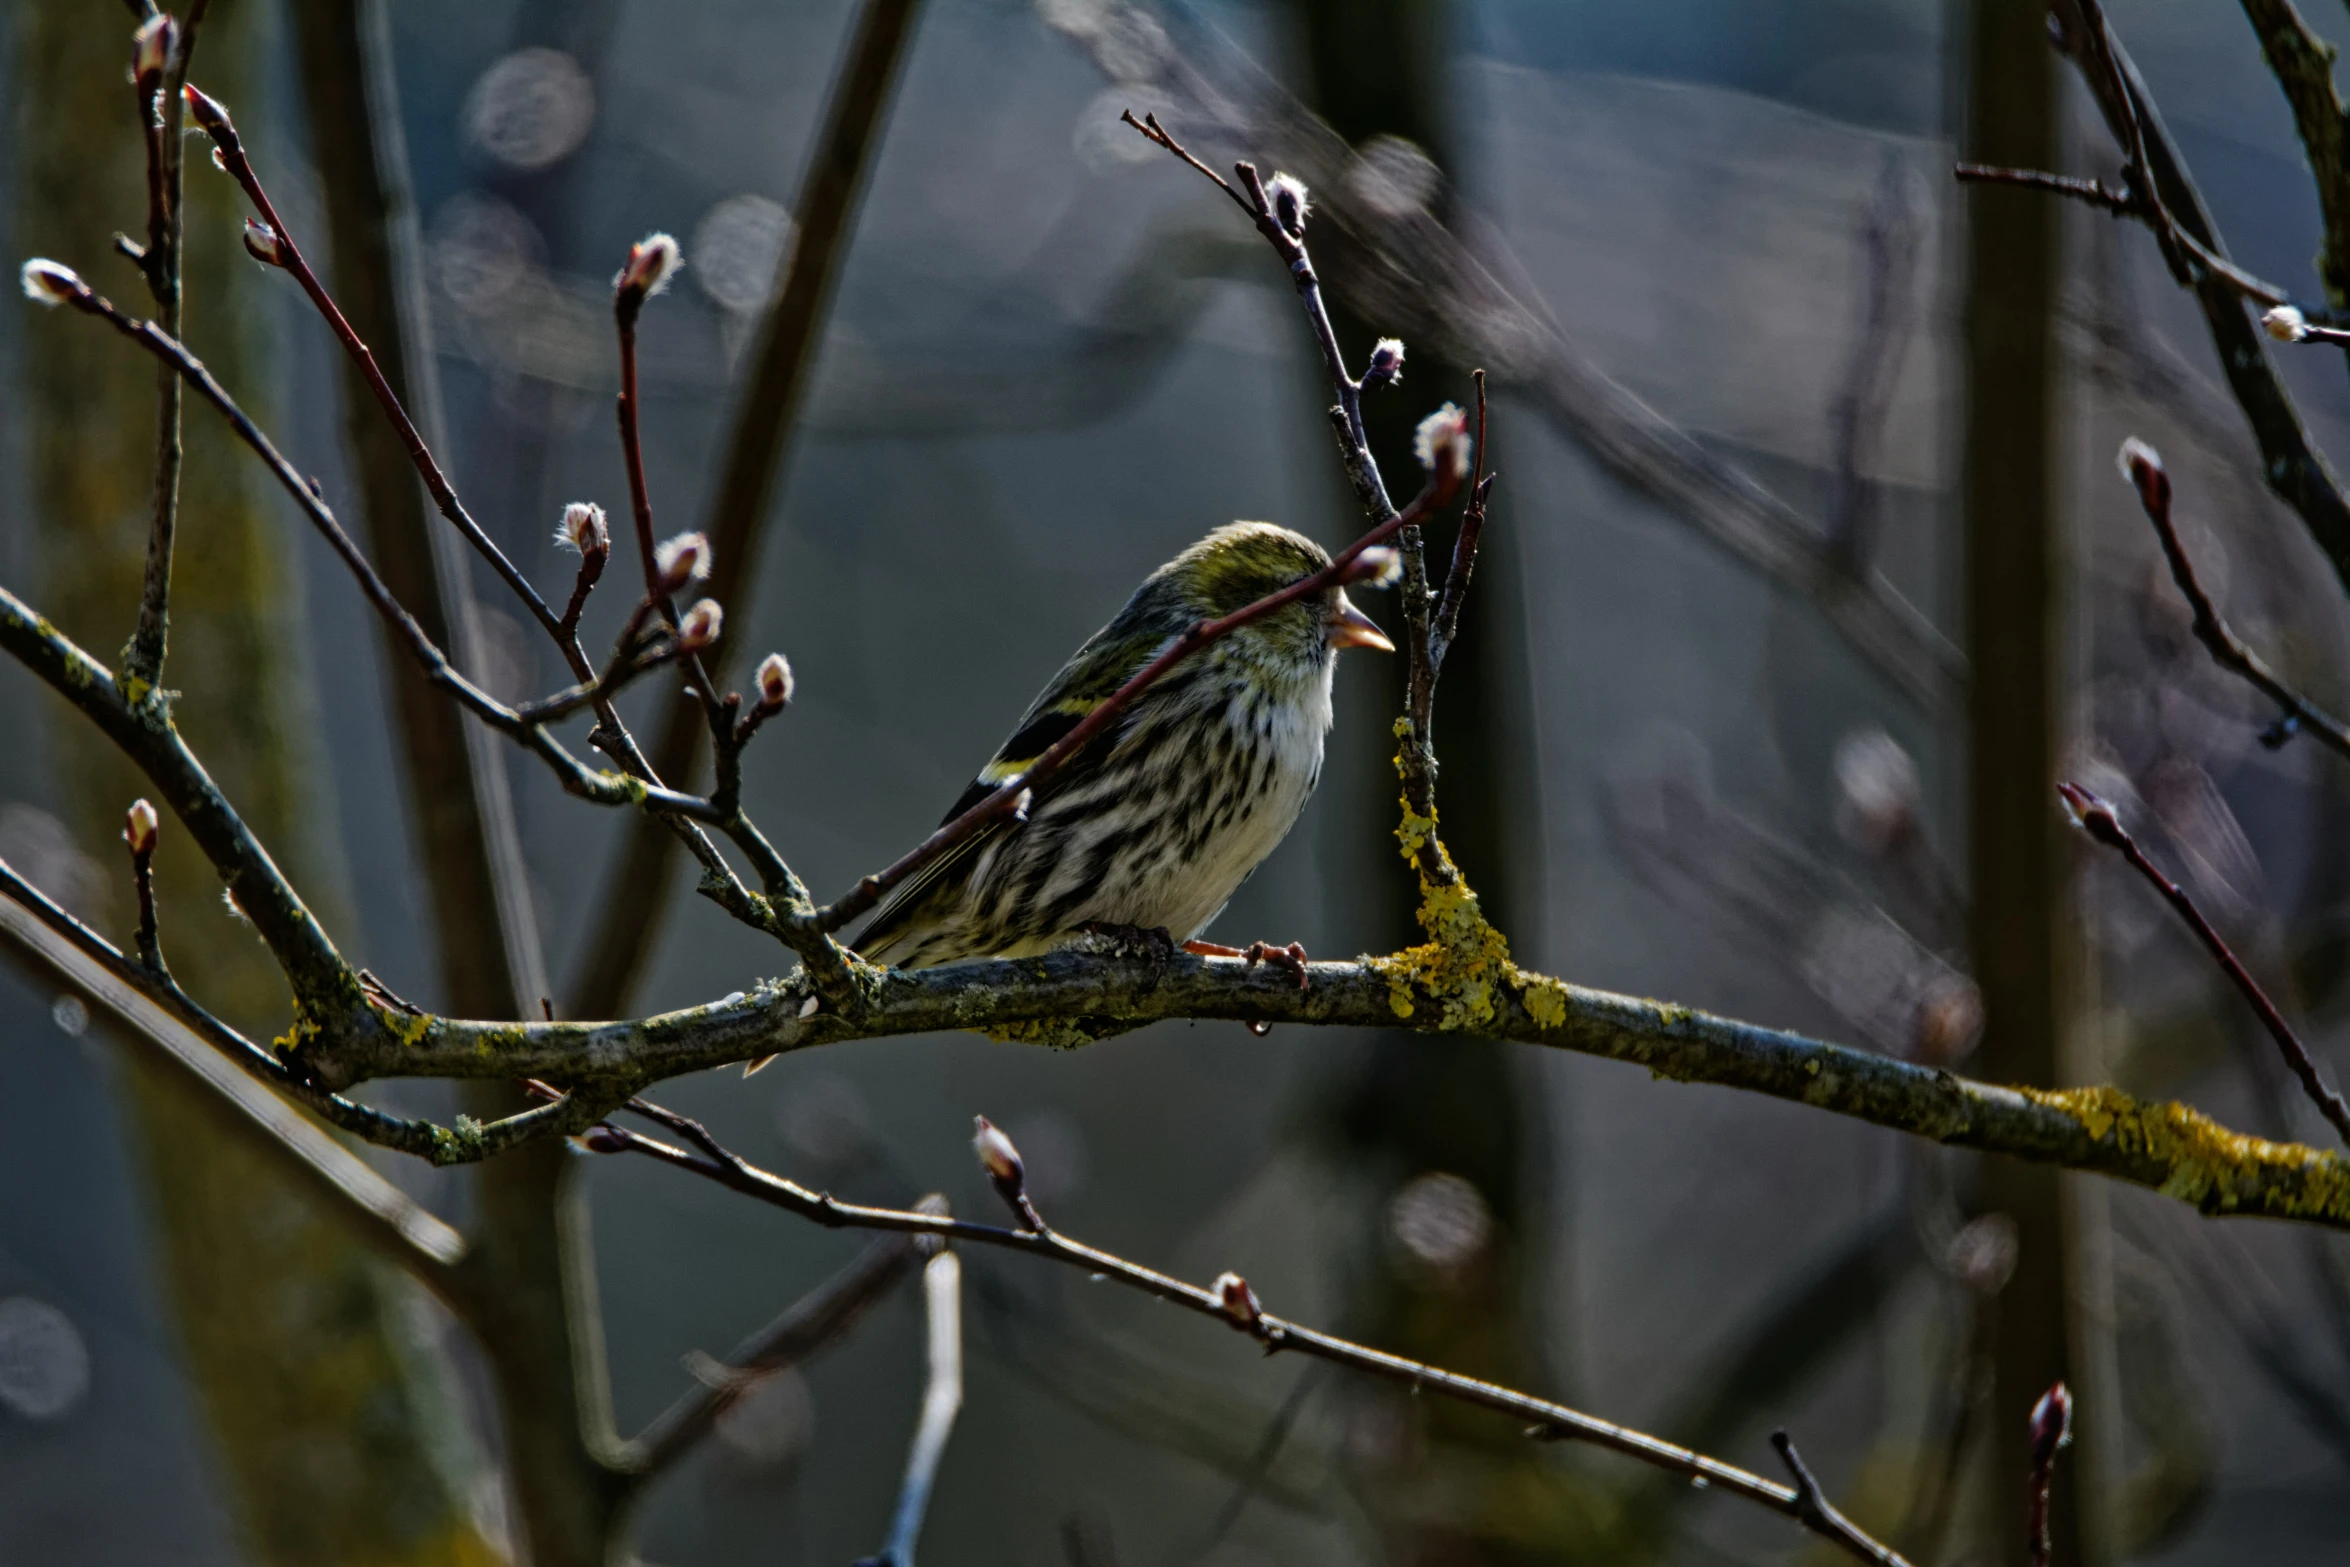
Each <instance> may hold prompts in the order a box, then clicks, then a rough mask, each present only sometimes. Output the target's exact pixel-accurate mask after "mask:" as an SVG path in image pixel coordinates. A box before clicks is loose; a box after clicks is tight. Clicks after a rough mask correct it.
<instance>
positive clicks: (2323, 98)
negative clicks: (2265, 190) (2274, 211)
mask: <svg viewBox="0 0 2350 1567" xmlns="http://www.w3.org/2000/svg"><path fill="white" fill-rule="evenodd" d="M2243 3H2244V15H2245V17H2246V19H2248V20H2249V21H2250V22H2251V23H2252V30H2253V31H2254V32H2256V33H2258V34H2259V35H2260V50H2261V53H2262V54H2263V55H2264V56H2266V58H2267V60H2268V68H2269V72H2270V74H2271V75H2273V76H2275V77H2276V79H2277V85H2278V86H2279V87H2282V88H2283V89H2284V90H2285V101H2286V102H2287V103H2289V104H2291V105H2292V107H2293V126H2294V129H2295V130H2297V131H2298V132H2299V133H2300V136H2301V147H2302V150H2303V151H2304V152H2305V153H2307V154H2308V156H2309V173H2310V177H2311V182H2312V183H2313V184H2315V185H2316V186H2317V204H2318V211H2319V212H2320V214H2321V215H2322V216H2323V218H2324V222H2325V245H2324V248H2323V249H2322V250H2320V251H2319V253H2318V266H2317V270H2318V276H2319V278H2320V279H2321V280H2323V282H2324V283H2325V290H2326V297H2327V299H2329V300H2330V301H2331V302H2332V303H2333V305H2334V306H2335V308H2336V309H2340V308H2341V307H2343V306H2345V305H2350V117H2345V115H2344V113H2343V109H2342V99H2341V96H2340V95H2339V94H2338V93H2336V92H2335V91H2334V47H2333V45H2331V44H2329V43H2327V42H2326V41H2325V40H2324V39H2322V38H2320V37H2318V36H2317V34H2315V33H2313V32H2311V31H2310V30H2309V24H2308V23H2306V22H2304V21H2302V20H2301V14H2300V13H2299V12H2298V11H2296V10H2294V8H2293V5H2292V0H2243Z"/></svg>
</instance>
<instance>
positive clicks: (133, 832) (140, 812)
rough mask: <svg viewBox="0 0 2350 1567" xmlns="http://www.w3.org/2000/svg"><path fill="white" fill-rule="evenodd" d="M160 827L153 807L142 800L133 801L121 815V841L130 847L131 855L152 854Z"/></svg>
mask: <svg viewBox="0 0 2350 1567" xmlns="http://www.w3.org/2000/svg"><path fill="white" fill-rule="evenodd" d="M160 825H161V824H160V823H159V822H158V821H157V820H156V817H155V807H154V806H152V805H150V804H148V803H147V802H146V801H145V800H143V799H141V800H133V801H132V802H131V808H130V809H129V810H127V811H125V812H123V814H122V841H123V842H125V843H127V844H129V845H130V846H131V853H133V854H152V853H154V852H155V838H156V835H157V832H158V830H159V828H160Z"/></svg>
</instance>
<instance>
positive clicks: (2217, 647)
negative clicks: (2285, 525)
mask: <svg viewBox="0 0 2350 1567" xmlns="http://www.w3.org/2000/svg"><path fill="white" fill-rule="evenodd" d="M2344 336H2345V337H2346V338H2350V334H2344ZM2121 470H2122V476H2123V477H2124V478H2126V479H2128V480H2129V481H2130V484H2131V487H2132V488H2134V489H2135V490H2136V491H2137V492H2138V504H2139V505H2140V506H2142V507H2144V508H2145V511H2146V520H2147V521H2148V522H2151V523H2152V524H2154V535H2155V537H2156V538H2157V539H2159V540H2161V542H2162V555H2163V559H2164V560H2166V561H2168V562H2169V563H2170V574H2171V580H2172V581H2173V582H2175V583H2177V584H2178V585H2179V592H2180V594H2181V595H2182V596H2183V597H2184V598H2185V599H2186V601H2187V608H2188V609H2189V610H2190V611H2191V612H2192V613H2193V615H2194V617H2195V619H2194V632H2195V640H2196V641H2198V642H2200V643H2202V644H2203V646H2204V648H2205V649H2206V650H2207V651H2209V652H2210V654H2211V659H2212V662H2213V663H2215V664H2217V665H2219V666H2220V668H2222V669H2225V670H2227V671H2229V672H2230V673H2232V674H2234V675H2237V676H2239V677H2241V678H2242V679H2243V680H2244V681H2245V682H2246V683H2247V684H2249V685H2251V686H2252V687H2254V688H2255V689H2256V690H2258V691H2259V692H2260V693H2261V694H2262V695H2263V696H2265V697H2267V698H2268V699H2269V700H2270V701H2272V702H2274V703H2276V704H2277V706H2278V707H2280V708H2282V709H2283V710H2284V717H2285V719H2286V720H2287V721H2288V722H2289V724H2290V725H2291V726H2292V727H2293V728H2298V729H2306V730H2308V731H2309V732H2310V733H2311V734H2313V735H2315V736H2316V737H2317V738H2318V740H2319V741H2320V742H2321V743H2323V744H2324V745H2326V746H2327V747H2329V748H2331V749H2332V750H2333V751H2335V752H2337V753H2338V754H2340V755H2342V756H2345V757H2350V727H2346V726H2345V725H2344V724H2343V723H2342V721H2341V720H2340V719H2338V718H2335V717H2334V716H2333V715H2332V714H2330V713H2328V712H2326V711H2325V710H2324V709H2323V708H2321V707H2319V706H2318V705H2317V704H2316V703H2314V702H2312V701H2310V700H2309V699H2308V698H2307V697H2305V696H2303V695H2302V694H2301V693H2300V692H2298V691H2296V690H2294V689H2293V688H2292V687H2291V686H2289V685H2286V684H2285V682H2284V681H2283V680H2282V679H2280V678H2279V677H2278V675H2277V673H2276V671H2275V670H2273V669H2271V668H2269V667H2268V663H2267V661H2266V660H2264V659H2263V658H2261V656H2260V655H2259V654H2257V653H2255V652H2253V651H2252V649H2251V648H2250V647H2248V646H2247V645H2246V644H2245V642H2244V639H2243V638H2241V637H2239V636H2237V635H2236V633H2235V631H2234V630H2233V629H2232V628H2231V627H2230V626H2229V625H2228V623H2227V622H2226V621H2225V620H2222V619H2221V618H2220V614H2219V610H2218V608H2217V607H2216V606H2214V605H2213V603H2212V602H2211V595H2210V594H2208V593H2206V592H2205V591H2204V590H2203V584H2202V582H2201V581H2200V580H2199V579H2198V578H2197V577H2196V575H2195V567H2194V564H2193V563H2192V562H2190V561H2189V560H2188V559H2187V552H2186V550H2185V548H2184V547H2183V546H2182V545H2181V544H2180V543H2179V531H2178V528H2177V527H2176V526H2175V525H2174V524H2173V523H2172V521H2171V483H2170V473H2169V471H2168V470H2167V469H2165V468H2164V467H2163V465H2162V458H2161V457H2160V456H2159V455H2158V454H2157V453H2156V452H2155V450H2154V448H2153V447H2151V446H2148V445H2147V444H2146V443H2145V442H2144V441H2141V440H2139V439H2138V438H2137V437H2135V436H2132V437H2131V438H2130V439H2129V440H2127V441H2124V442H2123V443H2122V449H2121ZM2287 732H2289V731H2287Z"/></svg>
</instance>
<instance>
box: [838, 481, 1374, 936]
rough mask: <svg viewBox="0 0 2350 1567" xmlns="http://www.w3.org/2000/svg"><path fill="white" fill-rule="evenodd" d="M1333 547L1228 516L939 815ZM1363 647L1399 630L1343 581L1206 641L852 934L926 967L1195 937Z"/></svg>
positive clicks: (1295, 797) (1294, 802)
mask: <svg viewBox="0 0 2350 1567" xmlns="http://www.w3.org/2000/svg"><path fill="white" fill-rule="evenodd" d="M1329 564H1330V557H1329V556H1328V555H1327V554H1325V553H1324V552H1323V550H1322V547H1321V546H1320V545H1318V544H1316V543H1314V541H1313V540H1311V539H1308V538H1306V537H1305V536H1304V535H1302V534H1297V533H1292V532H1290V531H1289V530H1288V529H1287V528H1277V527H1275V526H1273V525H1272V524H1271V523H1264V522H1236V523H1233V524H1232V525H1231V526H1229V527H1224V528H1218V529H1217V530H1216V531H1215V532H1213V533H1211V534H1209V535H1208V536H1207V537H1206V538H1204V539H1202V540H1201V541H1200V542H1199V543H1197V544H1194V545H1193V546H1192V547H1191V548H1189V549H1187V550H1185V551H1184V552H1183V553H1182V554H1180V555H1178V556H1176V557H1175V558H1174V559H1173V560H1171V561H1169V562H1167V564H1166V565H1164V566H1161V567H1160V568H1159V569H1158V570H1157V571H1154V572H1152V573H1151V574H1150V576H1149V577H1148V578H1147V579H1145V580H1144V582H1143V584H1142V586H1141V587H1139V588H1137V589H1135V591H1134V596H1133V597H1132V598H1130V599H1128V600H1127V601H1126V607H1125V608H1124V609H1121V610H1120V611H1118V613H1117V615H1116V617H1115V618H1113V619H1112V620H1111V621H1110V623H1109V624H1108V625H1106V626H1104V627H1103V628H1102V629H1101V630H1100V631H1097V632H1095V633H1094V635H1093V636H1092V638H1091V639H1090V640H1088V641H1087V642H1086V644H1085V646H1083V647H1081V648H1079V649H1078V650H1077V656H1076V657H1074V658H1072V659H1070V660H1069V662H1068V664H1067V665H1065V666H1064V667H1063V668H1062V670H1061V672H1060V673H1059V674H1057V675H1055V676H1054V677H1053V679H1052V682H1051V683H1050V684H1049V685H1047V686H1046V687H1045V688H1044V692H1043V694H1042V695H1040V696H1038V697H1037V699H1036V701H1035V702H1034V703H1032V704H1031V705H1030V707H1029V709H1028V712H1027V714H1026V715H1025V716H1024V717H1022V719H1021V720H1020V723H1019V726H1018V727H1017V728H1016V729H1015V730H1014V731H1013V733H1012V738H1011V739H1009V740H1006V741H1005V742H1004V743H1003V745H1002V746H1001V747H999V748H998V749H997V751H996V754H995V756H994V758H993V759H992V760H991V761H989V763H988V764H987V766H986V767H984V768H982V769H981V770H980V773H979V776H978V777H977V778H975V779H973V780H972V782H971V786H970V787H969V788H968V789H966V790H964V791H963V796H962V798H961V799H959V800H957V801H956V802H955V804H954V807H953V808H952V809H951V810H949V811H948V812H947V814H946V816H945V818H944V820H946V821H953V820H954V819H955V818H956V817H957V816H959V815H961V814H962V813H963V812H964V811H967V810H969V809H970V808H971V807H972V806H974V805H976V804H978V803H979V801H981V800H983V799H985V798H986V797H987V796H988V795H989V794H992V793H993V792H994V791H995V790H996V789H997V788H998V787H999V786H1000V785H1002V784H1003V782H1004V781H1005V780H1006V779H1009V778H1012V777H1014V776H1016V775H1018V774H1019V773H1021V772H1022V771H1024V770H1025V769H1026V768H1027V767H1028V766H1029V765H1030V764H1031V763H1033V762H1034V761H1035V760H1036V758H1037V757H1038V756H1040V755H1042V754H1043V753H1044V751H1045V749H1046V747H1048V746H1050V745H1051V744H1052V743H1053V742H1054V741H1056V740H1058V739H1060V738H1061V737H1062V736H1063V735H1065V734H1067V733H1068V732H1069V731H1070V730H1072V729H1074V728H1076V727H1077V725H1078V724H1079V723H1080V722H1082V721H1083V720H1084V718H1085V717H1086V715H1087V714H1089V713H1091V712H1092V711H1093V710H1094V708H1095V707H1097V706H1098V705H1100V703H1101V702H1103V701H1104V700H1105V699H1107V698H1108V697H1109V696H1110V694H1111V693H1112V692H1114V691H1116V690H1117V689H1118V688H1119V687H1120V686H1122V685H1124V684H1125V683H1126V681H1127V680H1128V679H1129V678H1130V677H1131V676H1133V675H1134V674H1135V673H1136V672H1137V671H1138V670H1140V669H1141V668H1142V667H1143V666H1144V665H1145V664H1148V663H1149V662H1150V661H1151V660H1152V659H1153V658H1155V657H1157V656H1158V655H1159V654H1160V653H1161V652H1163V651H1164V650H1165V649H1166V648H1167V646H1168V645H1169V644H1170V643H1172V642H1173V641H1174V640H1175V639H1176V638H1177V637H1179V636H1181V635H1182V634H1183V632H1184V631H1185V630H1186V629H1188V628H1189V627H1190V626H1191V625H1192V624H1193V623H1194V622H1196V621H1201V620H1209V619H1214V618H1216V617H1218V616H1222V615H1228V614H1230V613H1232V612H1233V611H1234V610H1237V609H1241V608H1243V607H1245V606H1247V605H1249V604H1252V603H1254V602H1255V601H1256V600H1258V599H1260V598H1263V597H1264V596H1266V595H1267V594H1269V593H1274V592H1278V591H1279V590H1280V589H1282V588H1285V587H1288V586H1289V585H1291V584H1292V583H1295V582H1298V581H1300V580H1302V579H1304V578H1306V577H1309V576H1311V575H1313V574H1314V573H1315V572H1317V571H1319V570H1321V569H1322V568H1323V567H1325V566H1327V565H1329ZM1350 647H1370V648H1378V649H1381V650H1382V651H1386V652H1393V651H1394V648H1395V644H1394V643H1392V642H1390V641H1389V640H1388V639H1387V637H1386V636H1385V634H1383V633H1382V632H1381V631H1380V630H1379V628H1378V627H1377V626H1376V625H1374V624H1373V623H1372V622H1371V621H1370V620H1369V619H1368V618H1367V617H1365V616H1364V615H1363V614H1362V612H1361V611H1359V610H1357V609H1356V608H1355V607H1354V606H1353V605H1352V604H1350V603H1348V602H1347V597H1346V593H1345V591H1344V590H1343V589H1341V588H1337V587H1332V588H1330V589H1328V590H1326V591H1324V592H1322V593H1319V594H1311V595H1308V596H1306V597H1304V598H1301V599H1299V600H1297V601H1296V602H1294V603H1291V604H1287V605H1284V606H1283V607H1282V608H1281V609H1279V610H1277V611H1275V612H1274V613H1272V614H1270V615H1268V616H1266V617H1265V618H1264V619H1262V620H1258V621H1253V622H1251V623H1250V624H1248V625H1245V626H1242V627H1240V628H1239V629H1237V630H1235V631H1234V632H1232V633H1231V634H1230V635H1229V636H1226V637H1225V638H1223V639H1222V640H1221V641H1218V642H1215V643H1212V644H1210V645H1209V646H1208V647H1206V648H1203V649H1201V650H1200V651H1199V652H1197V653H1195V654H1193V655H1192V656H1191V657H1190V658H1187V659H1185V660H1184V661H1183V662H1182V663H1180V664H1177V665H1176V666H1175V667H1174V668H1173V669H1171V670H1169V671H1168V672H1167V673H1166V674H1165V675H1163V676H1161V677H1160V678H1159V680H1158V681H1157V682H1156V683H1155V684H1154V685H1152V686H1151V687H1149V688H1148V689H1147V690H1146V691H1144V692H1143V694H1142V695H1141V696H1139V697H1138V698H1136V699H1135V701H1134V702H1133V704H1132V705H1131V706H1129V707H1128V708H1127V709H1126V710H1125V711H1124V712H1123V713H1122V714H1121V715H1120V716H1119V717H1118V719H1117V721H1116V722H1114V723H1113V724H1112V725H1111V726H1110V727H1109V728H1108V729H1107V730H1105V731H1104V732H1103V733H1102V734H1101V735H1100V736H1099V737H1097V738H1096V739H1095V740H1094V741H1093V742H1092V743H1091V744H1090V745H1088V746H1087V747H1086V748H1085V749H1084V750H1083V751H1081V752H1080V753H1078V754H1077V755H1076V756H1074V757H1072V758H1071V759H1070V761H1069V764H1068V765H1067V766H1066V767H1065V768H1063V769H1062V770H1061V771H1060V772H1059V773H1058V774H1057V775H1055V776H1054V777H1052V778H1051V779H1049V780H1047V781H1046V783H1045V784H1044V785H1043V786H1042V787H1041V788H1039V789H1038V790H1037V791H1036V796H1035V798H1034V799H1033V800H1031V801H1030V802H1029V807H1028V812H1027V820H1026V821H1024V822H1023V821H1018V820H1015V819H1013V818H1011V817H1008V816H1006V817H999V818H997V819H996V820H995V821H993V822H991V823H989V824H988V825H987V826H986V827H984V828H982V829H981V830H980V831H978V832H977V833H975V834H973V835H972V836H971V837H970V838H968V839H966V840H965V841H964V842H962V843H960V844H958V845H956V847H955V848H953V849H952V850H950V851H948V852H947V853H946V854H945V855H942V856H941V857H940V858H939V859H938V861H937V862H935V863H934V864H932V865H930V866H929V867H927V868H926V869H925V870H924V871H923V872H922V873H921V874H920V875H918V876H916V877H915V878H913V879H912V880H910V881H908V882H907V883H906V884H905V885H904V886H903V887H901V888H899V889H898V890H897V892H896V893H895V894H893V895H892V896H891V898H890V899H889V901H888V902H886V903H884V904H883V905H882V907H881V909H880V910H879V911H878V912H877V913H876V914H875V915H874V916H873V920H872V922H871V923H870V924H868V925H867V926H866V927H865V929H864V931H863V933H862V934H861V935H860V936H859V937H858V939H857V943H856V945H857V951H858V952H859V953H860V954H862V955H863V956H864V957H866V958H868V959H870V960H872V961H874V962H887V963H894V964H896V965H898V966H899V967H901V968H926V967H930V966H932V965H935V964H940V963H952V962H955V961H957V960H959V959H962V958H976V957H996V956H1002V957H1025V956H1029V955H1032V954H1035V953H1039V952H1043V951H1046V950H1048V949H1050V948H1052V947H1054V946H1056V945H1058V944H1060V943H1061V942H1063V941H1066V940H1068V939H1069V938H1070V937H1071V936H1074V935H1076V934H1077V933H1078V932H1080V931H1081V930H1084V929H1086V928H1088V927H1129V928H1134V929H1139V930H1146V931H1147V930H1160V929H1163V930H1165V931H1167V932H1168V933H1169V934H1170V935H1171V936H1172V937H1173V938H1174V939H1175V940H1177V941H1186V940H1188V939H1189V938H1191V937H1194V936H1196V935H1197V934H1198V933H1199V932H1200V931H1201V930H1203V929H1205V928H1206V926H1207V924H1208V922H1209V921H1210V920H1213V919H1214V918H1215V917H1216V915H1217V914H1218V913H1219V912H1221V911H1222V909H1223V907H1224V905H1225V903H1226V902H1228V901H1229V900H1230V899H1231V897H1232V894H1233V893H1234V891H1236V890H1237V889H1238V888H1239V886H1240V884H1241V883H1242V882H1243V881H1246V880H1247V879H1248V876H1249V873H1250V872H1252V871H1254V870H1255V869H1256V868H1257V866H1258V864H1259V863H1260V862H1261V861H1262V860H1263V859H1264V858H1265V856H1266V855H1268V854H1270V853H1272V852H1273V849H1274V847H1275V845H1277V844H1279V843H1280V842H1281V840H1282V838H1283V837H1285V836H1287V834H1288V832H1289V829H1290V828H1291V826H1293V825H1294V824H1295V823H1296V821H1297V818H1298V813H1299V812H1300V811H1302V810H1304V809H1305V804H1306V800H1307V799H1308V797H1310V796H1311V795H1312V794H1313V792H1314V785H1315V783H1316V782H1318V781H1319V780H1320V778H1321V775H1322V740H1323V737H1324V736H1325V735H1327V734H1328V733H1329V731H1330V716H1331V714H1330V686H1331V678H1332V676H1333V675H1334V674H1335V673H1336V666H1337V655H1338V653H1339V651H1340V650H1341V649H1344V648H1350ZM1217 950H1230V949H1217ZM1293 950H1294V949H1293ZM1298 961H1299V962H1300V963H1302V954H1299V957H1298ZM1302 973H1303V970H1302V968H1301V969H1300V974H1301V978H1302Z"/></svg>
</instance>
